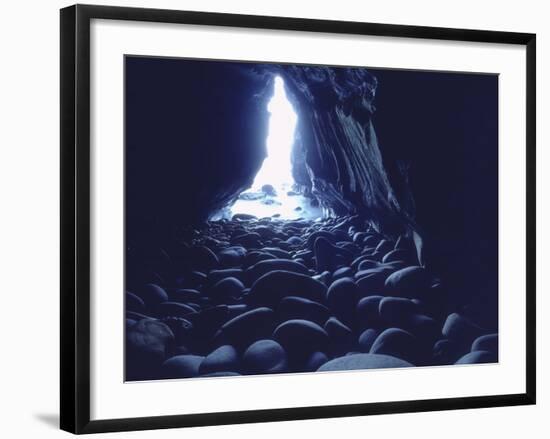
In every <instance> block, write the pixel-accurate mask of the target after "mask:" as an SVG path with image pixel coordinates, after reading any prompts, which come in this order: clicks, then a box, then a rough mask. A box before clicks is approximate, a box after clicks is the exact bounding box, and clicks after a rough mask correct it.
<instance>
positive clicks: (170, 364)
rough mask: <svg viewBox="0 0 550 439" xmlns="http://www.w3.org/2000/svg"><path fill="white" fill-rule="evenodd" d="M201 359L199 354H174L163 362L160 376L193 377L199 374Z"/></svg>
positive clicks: (167, 377)
mask: <svg viewBox="0 0 550 439" xmlns="http://www.w3.org/2000/svg"><path fill="white" fill-rule="evenodd" d="M203 360H204V357H201V356H199V355H176V356H175V357H172V358H169V359H168V360H166V361H165V362H164V363H163V365H162V369H161V370H162V376H163V378H166V379H176V378H194V377H196V376H198V375H199V366H200V364H201V363H202V361H203Z"/></svg>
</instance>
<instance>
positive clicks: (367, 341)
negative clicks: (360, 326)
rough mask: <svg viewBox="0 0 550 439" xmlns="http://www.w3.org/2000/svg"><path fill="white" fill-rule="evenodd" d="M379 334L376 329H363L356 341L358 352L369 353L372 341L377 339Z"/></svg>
mask: <svg viewBox="0 0 550 439" xmlns="http://www.w3.org/2000/svg"><path fill="white" fill-rule="evenodd" d="M379 334H380V331H378V330H376V329H373V328H368V329H365V330H364V331H363V332H362V333H361V335H360V336H359V339H358V345H359V350H360V351H361V352H364V353H367V354H368V353H369V352H370V349H371V347H372V345H373V343H374V341H375V340H376V337H378V335H379Z"/></svg>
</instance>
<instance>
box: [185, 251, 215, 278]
mask: <svg viewBox="0 0 550 439" xmlns="http://www.w3.org/2000/svg"><path fill="white" fill-rule="evenodd" d="M189 262H190V263H191V265H192V266H193V268H194V269H195V270H197V271H200V272H202V271H203V270H204V271H210V270H213V269H215V268H217V267H218V265H219V264H220V261H219V259H218V257H217V256H216V254H215V253H214V252H213V251H212V250H210V249H209V248H208V247H206V246H199V247H192V248H191V249H190V251H189Z"/></svg>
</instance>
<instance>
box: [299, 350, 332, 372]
mask: <svg viewBox="0 0 550 439" xmlns="http://www.w3.org/2000/svg"><path fill="white" fill-rule="evenodd" d="M327 361H328V357H327V355H326V354H325V353H324V352H319V351H317V352H313V353H311V354H310V355H309V356H308V357H307V358H306V361H305V363H304V367H303V370H304V372H315V371H316V370H318V369H319V368H320V367H321V366H322V365H323V364H325V363H326V362H327Z"/></svg>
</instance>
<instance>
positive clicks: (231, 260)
mask: <svg viewBox="0 0 550 439" xmlns="http://www.w3.org/2000/svg"><path fill="white" fill-rule="evenodd" d="M126 263H127V274H126V283H127V289H128V291H127V292H126V299H125V306H126V332H125V334H126V379H127V380H152V379H170V378H191V377H213V376H230V375H249V374H255V375H256V374H269V373H297V372H314V371H333V370H351V369H370V368H387V367H411V366H431V365H451V364H472V363H487V362H496V361H498V335H497V334H494V333H490V331H488V330H486V329H484V328H482V327H480V326H478V325H477V324H476V323H474V322H472V321H471V320H469V319H468V318H467V317H466V316H465V315H463V314H461V313H460V310H452V309H449V306H448V302H447V295H446V293H445V280H444V279H440V278H439V277H438V275H437V273H431V272H430V271H429V270H428V269H426V268H424V267H422V266H420V265H419V261H418V257H417V253H416V248H415V246H414V244H413V243H412V241H411V240H409V239H407V238H405V237H403V236H402V237H399V238H398V239H397V240H396V241H395V242H394V241H392V240H390V239H388V238H387V237H384V236H382V235H380V234H379V233H377V232H375V231H374V230H373V229H372V228H370V227H368V226H366V225H365V222H364V221H362V220H361V219H360V218H358V217H357V216H348V217H341V218H331V219H326V220H321V221H309V220H281V219H278V218H261V219H257V218H254V217H252V216H248V215H235V216H234V217H233V218H232V219H231V220H220V221H211V222H208V223H207V224H206V225H205V226H204V227H203V228H200V229H190V230H186V232H185V233H182V236H181V237H180V238H178V239H177V240H174V242H170V243H167V244H166V245H164V246H162V248H159V247H155V246H153V245H142V246H140V247H137V246H136V247H133V246H132V245H130V246H129V248H128V253H127V260H126Z"/></svg>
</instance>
